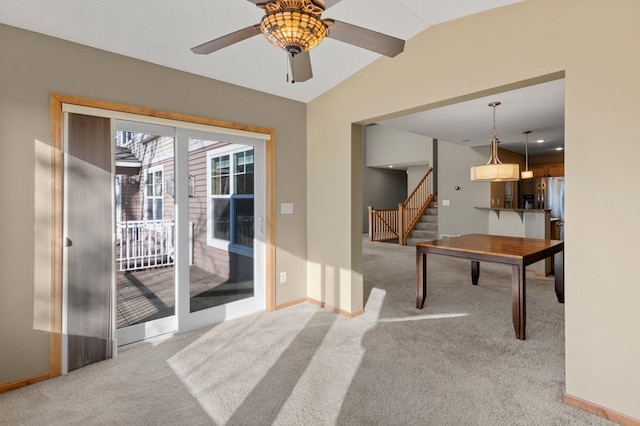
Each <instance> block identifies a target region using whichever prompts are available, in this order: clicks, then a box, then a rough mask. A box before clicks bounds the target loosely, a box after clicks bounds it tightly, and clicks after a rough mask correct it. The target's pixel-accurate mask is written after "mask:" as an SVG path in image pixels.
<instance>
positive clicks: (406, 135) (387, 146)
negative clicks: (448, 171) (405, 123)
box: [365, 124, 433, 167]
mask: <svg viewBox="0 0 640 426" xmlns="http://www.w3.org/2000/svg"><path fill="white" fill-rule="evenodd" d="M365 138H366V144H367V152H366V157H365V165H367V166H369V167H371V166H381V167H386V166H387V165H389V164H396V165H398V164H401V165H403V166H412V165H424V164H432V163H433V161H432V157H433V144H432V139H431V138H428V137H426V136H422V135H419V134H417V133H411V132H407V131H405V130H399V129H395V128H393V127H388V126H382V125H379V124H376V125H372V126H367V127H366V131H365Z"/></svg>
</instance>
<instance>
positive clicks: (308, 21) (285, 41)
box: [260, 9, 327, 53]
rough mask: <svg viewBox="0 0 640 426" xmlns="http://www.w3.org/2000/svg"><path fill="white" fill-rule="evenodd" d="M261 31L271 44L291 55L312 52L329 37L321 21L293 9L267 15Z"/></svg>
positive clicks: (261, 25)
mask: <svg viewBox="0 0 640 426" xmlns="http://www.w3.org/2000/svg"><path fill="white" fill-rule="evenodd" d="M260 29H261V31H262V34H264V36H265V38H266V39H267V40H268V41H269V43H271V44H273V45H274V46H276V47H278V48H280V49H283V50H286V51H287V52H289V53H299V52H302V51H307V50H311V49H313V48H314V47H316V46H317V45H318V44H320V42H321V41H322V40H323V39H324V38H325V37H326V35H327V27H326V25H325V24H324V23H323V22H322V21H321V20H320V19H318V18H317V17H315V16H314V15H312V14H309V13H306V12H303V11H300V10H292V9H288V10H278V11H275V12H271V13H267V14H266V15H265V16H264V18H262V22H260Z"/></svg>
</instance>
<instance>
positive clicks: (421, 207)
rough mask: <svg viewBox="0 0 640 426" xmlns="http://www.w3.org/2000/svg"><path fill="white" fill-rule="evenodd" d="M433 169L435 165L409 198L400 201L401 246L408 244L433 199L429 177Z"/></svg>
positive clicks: (399, 239)
mask: <svg viewBox="0 0 640 426" xmlns="http://www.w3.org/2000/svg"><path fill="white" fill-rule="evenodd" d="M432 171H433V167H431V168H429V170H428V171H427V173H426V174H425V175H424V177H423V178H422V180H421V181H420V182H418V184H417V185H416V187H415V189H414V190H413V192H412V193H411V194H410V195H409V196H408V197H407V199H406V200H404V202H402V203H398V231H399V232H398V244H400V245H401V246H405V245H407V237H408V236H409V234H411V230H412V229H413V228H414V227H415V226H416V223H418V221H419V220H420V217H421V216H422V214H423V213H424V211H425V210H426V209H427V207H429V203H430V202H431V201H432V200H433V194H432V193H431V179H429V177H430V176H431V172H432Z"/></svg>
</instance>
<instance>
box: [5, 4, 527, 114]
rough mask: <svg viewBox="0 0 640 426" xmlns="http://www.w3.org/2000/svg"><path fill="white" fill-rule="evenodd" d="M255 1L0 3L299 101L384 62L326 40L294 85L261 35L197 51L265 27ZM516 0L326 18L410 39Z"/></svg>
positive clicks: (75, 32)
mask: <svg viewBox="0 0 640 426" xmlns="http://www.w3.org/2000/svg"><path fill="white" fill-rule="evenodd" d="M254 1H255V0H252V1H247V0H108V1H87V0H27V1H25V0H0V23H3V24H7V25H11V26H15V27H19V28H24V29H28V30H31V31H35V32H38V33H42V34H46V35H50V36H53V37H58V38H61V39H65V40H69V41H73V42H76V43H80V44H84V45H87V46H92V47H96V48H98V49H103V50H107V51H110V52H115V53H119V54H121V55H125V56H130V57H133V58H138V59H141V60H144V61H147V62H151V63H154V64H159V65H163V66H166V67H169V68H174V69H178V70H182V71H187V72H190V73H193V74H197V75H201V76H205V77H209V78H213V79H216V80H221V81H225V82H228V83H232V84H236V85H239V86H243V87H248V88H251V89H255V90H259V91H261V92H266V93H271V94H274V95H278V96H282V97H285V98H289V99H294V100H298V101H301V102H309V101H311V100H313V99H314V98H316V97H317V96H319V95H321V94H322V93H324V92H326V91H327V90H329V89H331V88H332V87H334V86H336V85H337V84H339V83H340V82H342V81H343V80H345V79H347V78H348V77H349V76H351V75H353V74H354V73H356V72H357V71H359V70H360V69H362V68H364V67H365V66H367V65H368V64H370V63H371V62H373V61H375V60H376V59H378V58H380V55H378V54H376V53H373V52H370V51H367V50H364V49H361V48H358V47H355V46H351V45H349V44H345V43H343V42H340V41H337V40H332V39H325V40H324V41H323V42H322V43H321V44H320V45H319V46H318V47H316V48H315V49H313V50H311V52H310V53H311V62H312V67H313V75H314V76H313V78H312V79H311V80H308V81H306V82H303V83H296V84H291V83H287V81H286V74H287V56H286V53H285V52H284V51H281V50H278V49H277V48H275V47H274V46H272V45H271V44H269V43H268V42H267V40H266V39H265V38H264V37H263V36H262V35H260V34H259V35H257V36H255V37H251V38H250V39H247V40H244V41H241V42H239V43H237V44H235V45H233V46H229V47H226V48H224V49H222V50H220V51H217V52H214V53H212V54H209V55H205V56H203V55H195V54H193V53H192V52H191V50H190V49H191V48H192V47H194V46H197V45H199V44H201V43H204V42H206V41H209V40H212V39H214V38H217V37H220V36H223V35H226V34H228V33H231V32H233V31H236V30H239V29H242V28H246V27H248V26H250V25H253V24H257V23H259V22H260V20H261V19H262V16H263V15H264V11H263V10H262V9H260V8H258V7H257V6H256V5H255V4H254ZM319 1H321V0H319ZM518 1H519V0H455V1H450V0H342V1H338V2H337V4H335V5H333V6H331V7H329V8H328V9H327V10H326V11H325V13H323V15H322V17H323V18H333V19H336V20H339V21H343V22H347V23H350V24H353V25H358V26H361V27H364V28H367V29H370V30H374V31H377V32H381V33H385V34H388V35H391V36H394V37H397V38H401V39H403V40H407V39H409V38H411V37H413V36H414V35H416V34H418V33H419V32H421V31H423V30H425V29H426V28H428V27H430V26H431V25H434V24H437V23H440V22H444V21H449V20H452V19H456V18H459V17H462V16H465V15H470V14H473V13H477V12H481V11H483V10H487V9H492V8H495V7H499V6H504V5H507V4H511V3H517V2H518ZM330 2H331V3H336V0H330ZM385 59H386V58H385ZM386 60H393V59H386Z"/></svg>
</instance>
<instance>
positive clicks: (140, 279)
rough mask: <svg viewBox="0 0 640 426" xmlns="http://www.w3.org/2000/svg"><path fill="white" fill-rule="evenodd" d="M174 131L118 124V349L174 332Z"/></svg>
mask: <svg viewBox="0 0 640 426" xmlns="http://www.w3.org/2000/svg"><path fill="white" fill-rule="evenodd" d="M175 133H176V132H175V128H173V127H169V126H159V125H151V124H147V123H139V122H133V121H126V120H115V133H114V137H113V145H114V163H115V167H114V170H115V179H114V183H115V190H114V194H115V220H114V223H115V230H116V232H115V286H116V313H115V316H116V326H117V330H118V345H119V346H123V345H126V344H129V343H132V342H137V341H140V340H144V339H149V338H153V337H156V336H159V335H163V334H167V333H171V332H175V331H176V330H177V329H178V325H177V317H176V303H175V302H176V285H175V282H176V281H175V275H176V274H175V269H176V256H175V251H176V220H175Z"/></svg>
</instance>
